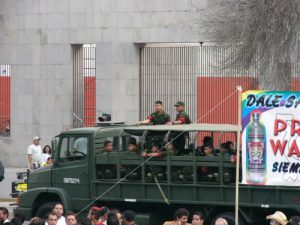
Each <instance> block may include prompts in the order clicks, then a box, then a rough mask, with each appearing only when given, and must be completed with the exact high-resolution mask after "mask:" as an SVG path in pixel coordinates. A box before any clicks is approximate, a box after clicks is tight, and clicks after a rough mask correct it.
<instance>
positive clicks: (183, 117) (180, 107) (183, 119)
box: [173, 101, 191, 124]
mask: <svg viewBox="0 0 300 225" xmlns="http://www.w3.org/2000/svg"><path fill="white" fill-rule="evenodd" d="M174 106H176V111H177V112H178V113H177V115H176V119H175V121H174V122H173V124H189V123H191V120H190V116H189V115H188V114H187V113H186V112H185V104H184V102H181V101H178V102H177V103H176V104H175V105H174Z"/></svg>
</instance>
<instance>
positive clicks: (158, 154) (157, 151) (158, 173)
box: [142, 142, 166, 182]
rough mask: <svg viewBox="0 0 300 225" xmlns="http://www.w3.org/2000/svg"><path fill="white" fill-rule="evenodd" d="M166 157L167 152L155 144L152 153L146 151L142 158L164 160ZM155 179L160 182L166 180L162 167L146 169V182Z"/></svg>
mask: <svg viewBox="0 0 300 225" xmlns="http://www.w3.org/2000/svg"><path fill="white" fill-rule="evenodd" d="M165 155H166V153H165V151H163V150H162V147H161V145H160V144H159V143H157V142H154V143H153V144H152V148H151V152H150V153H147V151H144V152H143V153H142V157H154V158H162V157H164V156H165ZM154 177H156V178H157V179H158V180H160V181H162V180H165V173H164V169H163V167H162V166H148V167H147V168H146V178H145V179H146V181H148V182H151V181H153V178H154Z"/></svg>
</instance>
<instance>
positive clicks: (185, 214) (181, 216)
mask: <svg viewBox="0 0 300 225" xmlns="http://www.w3.org/2000/svg"><path fill="white" fill-rule="evenodd" d="M189 215H190V213H189V211H188V210H186V209H184V208H180V209H177V211H176V212H175V214H174V217H175V220H176V221H178V222H179V223H180V224H181V225H185V224H186V223H187V221H188V218H189Z"/></svg>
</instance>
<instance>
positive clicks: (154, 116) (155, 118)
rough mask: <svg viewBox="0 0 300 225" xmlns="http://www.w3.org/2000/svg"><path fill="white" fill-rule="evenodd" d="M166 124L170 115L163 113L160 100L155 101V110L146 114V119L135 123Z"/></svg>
mask: <svg viewBox="0 0 300 225" xmlns="http://www.w3.org/2000/svg"><path fill="white" fill-rule="evenodd" d="M150 123H151V124H153V125H159V124H168V123H170V115H169V114H167V113H165V111H164V108H163V106H162V101H156V102H155V112H153V113H151V114H150V115H149V116H147V119H145V120H142V121H139V122H138V123H137V124H138V125H141V124H150Z"/></svg>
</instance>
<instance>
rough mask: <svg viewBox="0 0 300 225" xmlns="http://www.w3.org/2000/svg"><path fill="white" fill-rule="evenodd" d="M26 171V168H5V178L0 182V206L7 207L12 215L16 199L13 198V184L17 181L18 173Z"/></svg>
mask: <svg viewBox="0 0 300 225" xmlns="http://www.w3.org/2000/svg"><path fill="white" fill-rule="evenodd" d="M20 171H26V168H5V175H4V176H5V178H4V180H3V181H2V182H0V190H1V191H0V206H2V207H7V208H8V209H9V213H10V215H12V210H13V208H14V207H15V205H14V204H15V199H13V198H11V196H10V193H11V182H12V181H14V180H16V178H17V176H16V173H17V172H20Z"/></svg>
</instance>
